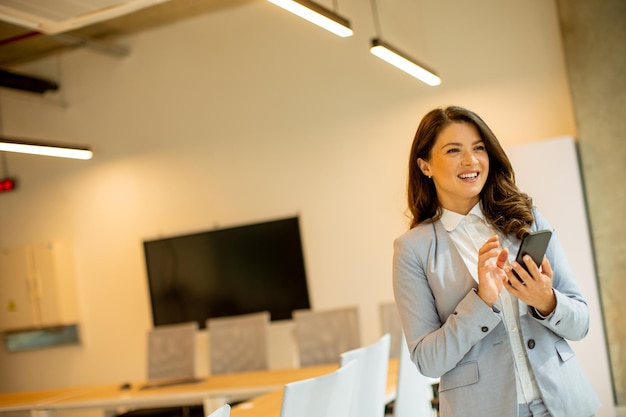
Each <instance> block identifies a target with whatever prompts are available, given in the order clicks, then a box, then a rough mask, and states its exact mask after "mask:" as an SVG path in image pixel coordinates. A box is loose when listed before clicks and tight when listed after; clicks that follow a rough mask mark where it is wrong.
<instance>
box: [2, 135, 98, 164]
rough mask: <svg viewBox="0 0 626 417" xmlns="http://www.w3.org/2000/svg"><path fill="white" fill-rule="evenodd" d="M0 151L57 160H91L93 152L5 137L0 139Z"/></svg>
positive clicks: (85, 149) (86, 149)
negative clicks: (56, 158) (53, 157)
mask: <svg viewBox="0 0 626 417" xmlns="http://www.w3.org/2000/svg"><path fill="white" fill-rule="evenodd" d="M0 151H5V152H19V153H28V154H33V155H44V156H56V157H59V158H73V159H91V158H92V156H93V152H92V151H90V150H89V149H88V148H80V147H74V146H65V145H50V144H44V143H38V142H34V141H24V140H19V139H13V138H7V137H0Z"/></svg>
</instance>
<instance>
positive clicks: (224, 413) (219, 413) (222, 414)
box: [207, 404, 230, 417]
mask: <svg viewBox="0 0 626 417" xmlns="http://www.w3.org/2000/svg"><path fill="white" fill-rule="evenodd" d="M207 417H230V405H229V404H224V405H223V406H221V407H220V408H218V409H216V410H215V411H213V412H212V413H211V414H209V415H208V416H207Z"/></svg>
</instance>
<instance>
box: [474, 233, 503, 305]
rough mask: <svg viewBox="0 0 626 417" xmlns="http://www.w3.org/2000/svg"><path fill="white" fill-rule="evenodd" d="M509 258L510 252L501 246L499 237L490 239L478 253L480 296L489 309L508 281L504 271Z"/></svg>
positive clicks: (495, 236)
mask: <svg viewBox="0 0 626 417" xmlns="http://www.w3.org/2000/svg"><path fill="white" fill-rule="evenodd" d="M508 257H509V251H508V249H503V248H502V247H501V246H500V239H499V238H498V236H497V235H494V236H492V237H490V238H489V239H488V240H487V241H486V242H485V244H484V245H483V246H482V247H481V248H480V250H479V251H478V296H479V297H480V298H481V299H482V300H483V301H484V302H485V303H487V305H488V306H489V307H491V306H493V304H494V303H495V302H496V300H497V299H498V296H499V295H500V291H502V287H503V286H504V282H505V281H506V280H507V279H508V278H507V275H506V271H505V270H504V266H505V265H506V263H507V260H508Z"/></svg>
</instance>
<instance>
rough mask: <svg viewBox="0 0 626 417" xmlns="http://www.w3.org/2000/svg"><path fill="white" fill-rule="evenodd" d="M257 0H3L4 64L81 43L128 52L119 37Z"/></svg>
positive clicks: (0, 54) (0, 37)
mask: <svg viewBox="0 0 626 417" xmlns="http://www.w3.org/2000/svg"><path fill="white" fill-rule="evenodd" d="M253 1H258V0H0V70H10V68H11V67H13V66H15V65H18V64H23V63H26V62H28V61H32V60H36V59H39V58H43V57H45V56H48V55H51V54H56V53H59V52H62V51H65V50H67V49H69V48H76V47H87V48H93V49H98V50H100V51H101V52H104V53H110V54H115V55H124V54H125V53H126V52H127V51H125V50H124V48H122V47H120V46H118V45H116V43H115V40H116V38H119V37H122V36H126V35H130V34H133V33H137V32H140V31H143V30H147V29H152V28H155V27H158V26H162V25H167V24H169V23H173V22H176V21H180V20H184V19H187V18H191V17H195V16H198V15H200V14H204V13H210V12H216V11H219V10H223V9H226V8H231V7H235V6H239V5H242V4H244V3H250V2H253ZM1 77H2V75H0V78H1Z"/></svg>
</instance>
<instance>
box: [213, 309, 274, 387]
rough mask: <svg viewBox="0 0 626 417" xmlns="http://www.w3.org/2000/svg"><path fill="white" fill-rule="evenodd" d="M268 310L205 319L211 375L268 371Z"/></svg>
mask: <svg viewBox="0 0 626 417" xmlns="http://www.w3.org/2000/svg"><path fill="white" fill-rule="evenodd" d="M269 323H270V313H269V311H262V312H259V313H251V314H242V315H238V316H229V317H217V318H211V319H208V320H207V322H206V327H207V330H208V332H209V367H210V372H209V373H210V374H211V375H217V374H225V373H234V372H244V371H256V370H263V369H268V368H269V359H268V335H267V332H268V329H269Z"/></svg>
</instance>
